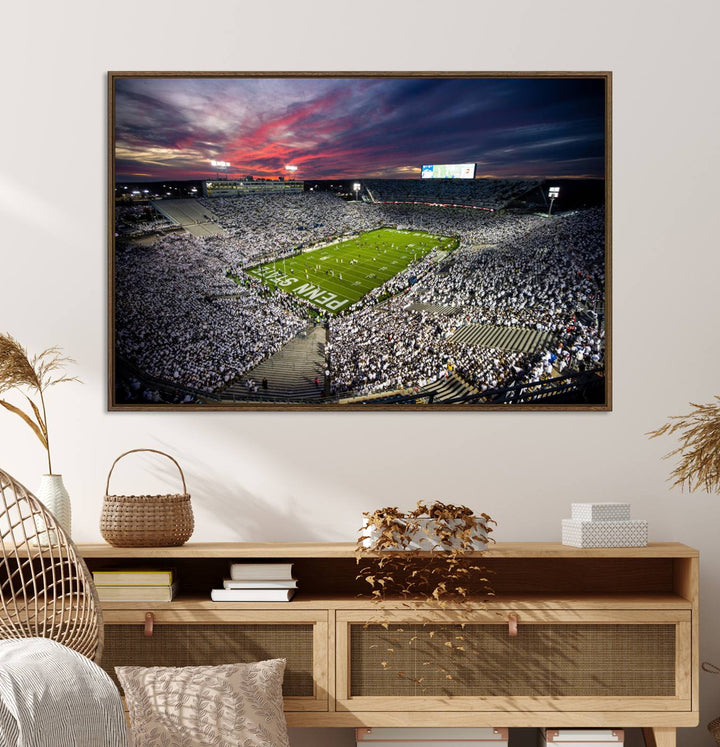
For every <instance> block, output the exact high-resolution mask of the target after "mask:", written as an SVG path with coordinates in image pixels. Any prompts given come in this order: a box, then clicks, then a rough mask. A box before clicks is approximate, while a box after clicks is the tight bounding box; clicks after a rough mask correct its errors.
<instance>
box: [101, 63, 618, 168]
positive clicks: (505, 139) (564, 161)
mask: <svg viewBox="0 0 720 747" xmlns="http://www.w3.org/2000/svg"><path fill="white" fill-rule="evenodd" d="M115 84H116V85H115V136H116V143H115V147H116V150H115V155H116V179H117V181H142V180H158V179H168V180H170V179H173V180H181V179H208V178H212V177H213V176H214V175H215V170H214V169H213V167H212V166H211V165H210V163H209V162H210V159H218V160H224V161H229V162H230V163H231V168H230V171H229V176H236V177H241V176H243V177H244V176H247V175H250V174H251V175H253V176H256V177H272V178H276V177H278V176H280V175H288V172H286V171H285V166H286V165H287V164H292V165H295V166H297V167H298V170H297V172H296V176H297V178H299V179H343V178H345V179H351V178H370V177H375V178H388V179H394V178H419V177H420V167H421V165H422V164H423V163H436V164H444V163H472V162H475V163H477V164H478V166H477V175H478V176H497V177H506V176H554V177H561V176H566V177H579V176H591V177H602V176H604V146H605V140H604V111H605V103H604V95H605V94H604V81H603V80H600V79H591V78H585V79H569V78H566V79H541V78H534V79H533V78H524V79H502V78H495V79H489V78H485V79H482V78H481V79H460V78H450V79H412V78H359V79H341V78H158V77H155V78H118V79H116V81H115Z"/></svg>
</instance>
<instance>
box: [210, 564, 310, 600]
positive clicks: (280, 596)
mask: <svg viewBox="0 0 720 747" xmlns="http://www.w3.org/2000/svg"><path fill="white" fill-rule="evenodd" d="M292 566H293V564H292V563H233V564H232V565H231V566H230V578H226V579H225V580H224V581H223V588H222V589H213V590H212V593H211V594H210V597H211V599H212V600H213V601H214V602H289V601H290V600H291V599H292V598H293V596H294V594H295V590H296V589H297V581H296V580H295V579H294V578H293V576H292Z"/></svg>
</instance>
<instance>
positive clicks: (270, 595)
mask: <svg viewBox="0 0 720 747" xmlns="http://www.w3.org/2000/svg"><path fill="white" fill-rule="evenodd" d="M294 594H295V589H213V590H212V592H211V593H210V598H211V599H212V600H213V602H289V601H290V600H291V599H292V598H293V595H294Z"/></svg>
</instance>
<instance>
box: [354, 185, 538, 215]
mask: <svg viewBox="0 0 720 747" xmlns="http://www.w3.org/2000/svg"><path fill="white" fill-rule="evenodd" d="M541 183H542V182H541V180H540V179H364V180H362V186H363V188H364V189H365V191H366V193H367V195H368V197H369V199H370V200H371V201H373V202H411V203H428V204H438V203H439V204H447V205H461V206H465V207H475V208H484V209H486V210H499V209H500V208H502V207H504V206H505V205H507V204H508V203H509V202H511V201H512V200H515V199H517V198H519V197H521V196H522V195H524V194H527V193H528V192H530V191H531V190H533V189H536V188H537V187H538V186H539V185H540V184H541Z"/></svg>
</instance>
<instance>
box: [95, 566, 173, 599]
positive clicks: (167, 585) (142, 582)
mask: <svg viewBox="0 0 720 747" xmlns="http://www.w3.org/2000/svg"><path fill="white" fill-rule="evenodd" d="M93 581H95V587H96V588H97V592H98V597H99V598H100V601H101V602H171V601H172V600H173V599H174V598H175V595H176V594H177V590H178V581H177V579H176V578H175V572H174V571H173V570H172V569H168V568H165V569H155V568H114V569H112V570H106V571H103V570H99V571H93Z"/></svg>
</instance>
